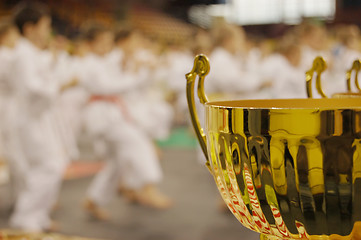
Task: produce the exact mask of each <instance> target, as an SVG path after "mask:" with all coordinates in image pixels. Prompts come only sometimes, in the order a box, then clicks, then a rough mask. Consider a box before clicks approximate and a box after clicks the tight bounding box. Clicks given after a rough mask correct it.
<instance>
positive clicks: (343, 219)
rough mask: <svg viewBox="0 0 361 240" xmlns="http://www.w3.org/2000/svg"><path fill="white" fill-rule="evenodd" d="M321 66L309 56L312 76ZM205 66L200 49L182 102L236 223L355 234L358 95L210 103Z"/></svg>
mask: <svg viewBox="0 0 361 240" xmlns="http://www.w3.org/2000/svg"><path fill="white" fill-rule="evenodd" d="M320 63H321V64H320ZM322 64H324V62H322V61H316V62H314V65H317V66H316V67H315V68H314V69H313V71H316V73H317V79H320V74H321V72H322V71H323V70H324V69H325V67H326V65H322ZM322 69H323V70H322ZM209 70H210V66H209V62H208V59H207V58H206V57H205V56H204V55H198V56H197V57H196V58H195V61H194V66H193V69H192V71H191V72H190V73H188V74H187V75H186V78H187V99H188V107H189V110H190V114H191V119H192V123H193V126H194V129H195V132H196V135H197V138H198V140H199V142H200V145H201V148H202V150H203V152H204V154H205V156H206V159H207V163H206V165H207V167H208V169H209V171H210V172H211V174H212V175H213V177H214V180H215V182H216V185H217V187H218V189H219V192H220V193H221V196H222V198H223V200H224V201H225V202H226V204H227V206H228V208H229V209H230V210H231V211H232V213H233V214H234V216H235V217H236V218H237V219H238V220H239V222H241V223H242V224H243V225H244V226H245V227H247V228H249V229H251V230H253V231H256V232H259V233H261V239H270V240H273V239H319V240H323V239H354V240H359V239H360V240H361V98H358V97H340V98H322V99H311V98H310V99H287V100H286V99H284V100H239V101H216V102H210V101H208V99H207V96H206V94H205V92H204V87H203V85H204V80H205V77H206V75H207V74H208V72H209ZM310 75H311V71H310V72H309V75H307V76H310ZM197 76H198V87H197V93H198V97H199V100H200V102H201V103H202V104H203V105H204V108H205V129H204V130H203V129H202V128H201V126H200V123H199V119H198V116H197V112H196V108H195V97H194V87H195V81H196V78H197ZM312 77H313V73H312V76H311V79H312ZM309 81H310V79H308V82H309ZM316 84H317V83H316ZM309 90H310V89H309ZM318 90H321V91H322V88H321V85H319V89H318ZM319 92H320V91H319ZM309 93H311V91H309ZM311 94H312V93H311ZM351 95H352V94H351ZM325 96H326V95H325Z"/></svg>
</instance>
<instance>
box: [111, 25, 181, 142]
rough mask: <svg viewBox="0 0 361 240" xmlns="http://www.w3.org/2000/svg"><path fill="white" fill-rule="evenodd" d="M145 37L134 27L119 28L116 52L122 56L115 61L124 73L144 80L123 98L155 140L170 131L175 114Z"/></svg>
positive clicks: (155, 58)
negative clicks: (167, 98)
mask: <svg viewBox="0 0 361 240" xmlns="http://www.w3.org/2000/svg"><path fill="white" fill-rule="evenodd" d="M143 38H144V36H143V35H142V34H141V33H140V32H138V31H136V30H134V29H123V30H120V31H118V32H117V33H116V34H115V43H116V44H115V45H116V47H115V50H114V51H113V52H112V54H116V55H118V57H117V58H113V61H112V62H113V66H115V68H117V70H118V71H120V74H126V75H127V76H129V77H130V79H133V81H141V82H142V83H141V84H139V85H138V86H137V87H136V88H133V89H131V90H130V91H127V92H126V93H125V94H123V95H122V97H123V98H124V100H125V101H126V103H127V104H129V105H130V106H131V108H129V113H130V114H131V116H132V118H133V119H134V121H135V122H136V123H137V124H138V126H139V127H140V128H141V129H143V130H144V131H145V132H146V133H147V134H148V135H149V136H150V137H151V138H152V139H154V140H163V139H166V138H167V137H168V136H169V134H170V129H171V126H172V120H173V115H174V113H173V109H172V107H171V106H170V105H169V104H168V103H167V101H166V94H165V93H164V91H165V89H166V88H165V87H164V86H163V85H164V84H166V83H165V82H164V81H163V79H159V78H158V77H157V72H156V70H157V68H158V66H159V65H160V62H159V60H158V57H157V56H156V55H155V53H153V52H152V50H150V49H149V48H147V47H146V43H145V42H144V40H143ZM115 59H116V61H114V60H115ZM123 81H124V80H123Z"/></svg>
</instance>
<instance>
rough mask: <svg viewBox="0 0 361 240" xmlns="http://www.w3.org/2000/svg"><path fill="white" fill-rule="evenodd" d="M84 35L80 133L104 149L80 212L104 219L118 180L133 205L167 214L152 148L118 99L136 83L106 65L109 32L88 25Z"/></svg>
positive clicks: (158, 168) (127, 108)
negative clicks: (83, 100)
mask: <svg viewBox="0 0 361 240" xmlns="http://www.w3.org/2000/svg"><path fill="white" fill-rule="evenodd" d="M85 35H86V37H87V39H88V43H89V47H90V51H91V53H89V54H87V55H86V56H85V57H84V59H83V63H82V64H83V69H84V71H83V74H82V75H81V76H80V78H79V80H80V83H81V84H82V85H83V86H84V87H85V89H86V90H87V91H88V92H89V93H90V94H91V97H90V98H89V103H88V105H87V106H86V108H85V111H84V123H85V129H86V132H87V134H88V136H90V137H92V138H93V139H94V140H97V141H103V142H104V143H105V144H104V146H105V147H106V148H105V152H104V158H105V160H106V164H105V166H104V168H103V169H102V170H101V171H100V172H99V173H98V174H97V175H96V176H95V179H94V180H93V182H92V183H91V185H90V187H89V189H88V194H87V200H86V202H85V208H86V210H87V211H88V212H89V213H90V214H91V215H92V216H94V217H96V218H98V219H100V220H106V219H108V218H109V216H108V214H107V213H106V211H105V210H104V206H105V205H106V204H107V203H108V202H109V200H110V199H111V198H112V197H113V196H114V195H115V193H116V192H117V188H118V184H119V181H120V179H122V180H123V181H124V182H125V184H126V186H128V187H130V188H131V189H133V190H134V194H135V196H136V197H137V201H139V202H141V203H142V204H144V205H148V206H151V207H155V208H160V209H163V208H168V207H170V205H171V201H170V200H169V199H168V197H166V196H164V195H163V194H161V193H160V192H159V191H158V190H157V188H156V184H157V183H159V181H161V179H162V170H161V166H160V163H159V160H158V156H157V153H156V151H155V148H154V145H153V142H152V140H151V138H149V137H148V136H147V134H145V132H144V131H143V130H142V129H141V127H139V126H138V125H137V123H136V121H135V120H134V119H133V116H132V115H131V114H130V111H129V108H130V107H132V106H131V105H126V103H125V101H123V100H122V98H121V97H120V96H121V95H122V94H125V93H127V92H128V91H130V90H132V89H133V88H134V87H137V86H138V85H139V84H140V83H141V82H140V81H139V80H137V79H133V78H132V76H129V75H127V74H125V73H121V72H120V71H119V70H117V69H115V68H114V65H112V64H110V62H109V59H108V58H107V57H108V56H107V54H108V53H109V52H110V51H111V48H112V46H113V41H114V36H113V33H112V32H111V31H109V30H107V29H106V28H104V27H103V26H101V25H96V24H93V25H92V26H90V27H89V28H88V30H87V31H86V34H85ZM144 101H146V100H144Z"/></svg>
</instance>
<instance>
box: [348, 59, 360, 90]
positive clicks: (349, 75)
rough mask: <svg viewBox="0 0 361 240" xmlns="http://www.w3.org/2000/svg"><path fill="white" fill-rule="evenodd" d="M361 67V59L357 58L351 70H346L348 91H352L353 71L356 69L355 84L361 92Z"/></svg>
mask: <svg viewBox="0 0 361 240" xmlns="http://www.w3.org/2000/svg"><path fill="white" fill-rule="evenodd" d="M360 69H361V61H360V60H355V61H354V62H353V64H352V67H351V68H350V70H348V71H347V72H346V82H347V91H348V92H349V93H350V92H351V74H352V71H355V85H356V88H357V89H358V90H359V91H360V92H361V87H360V85H359V83H358V73H359V71H360Z"/></svg>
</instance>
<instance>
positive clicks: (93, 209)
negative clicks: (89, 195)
mask: <svg viewBox="0 0 361 240" xmlns="http://www.w3.org/2000/svg"><path fill="white" fill-rule="evenodd" d="M84 209H85V210H86V211H87V212H88V213H89V214H90V215H91V216H92V217H94V218H95V219H97V220H100V221H108V220H109V219H110V216H109V214H108V213H107V211H105V210H104V209H102V208H101V207H99V206H98V205H97V204H96V203H95V202H94V201H92V200H90V199H87V200H85V202H84Z"/></svg>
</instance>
